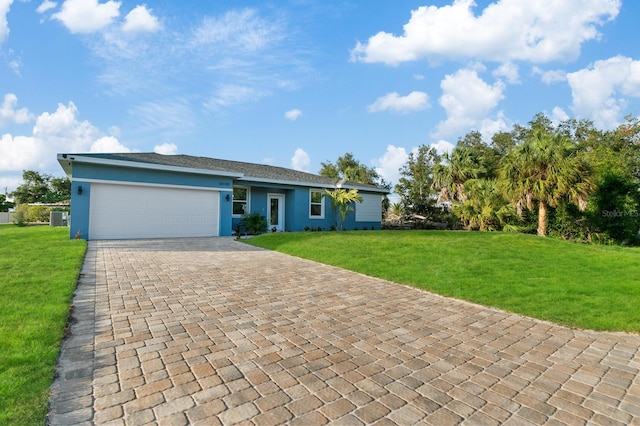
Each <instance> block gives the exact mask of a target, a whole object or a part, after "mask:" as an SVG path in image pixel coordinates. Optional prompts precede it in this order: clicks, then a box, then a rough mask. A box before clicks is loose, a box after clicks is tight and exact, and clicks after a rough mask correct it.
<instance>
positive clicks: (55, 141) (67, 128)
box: [0, 102, 129, 181]
mask: <svg viewBox="0 0 640 426" xmlns="http://www.w3.org/2000/svg"><path fill="white" fill-rule="evenodd" d="M114 150H115V151H119V152H128V151H129V149H128V148H127V147H125V146H124V145H122V144H121V143H119V142H118V140H117V139H116V138H115V137H113V136H107V137H105V136H104V135H102V133H101V132H100V131H99V130H98V129H97V128H96V127H95V126H93V125H92V124H91V123H89V122H88V121H80V120H79V119H78V109H77V108H76V106H75V105H74V104H73V102H69V104H67V105H62V104H58V108H57V109H56V111H55V112H52V113H48V112H45V113H42V114H40V116H38V118H37V119H36V124H35V126H34V127H33V133H32V135H29V136H22V135H20V136H13V135H11V134H4V135H2V138H1V139H0V176H2V178H3V181H4V180H11V179H15V178H17V177H19V176H20V175H21V174H22V171H23V170H40V171H43V172H46V173H51V174H53V175H60V174H61V169H60V166H59V165H58V163H57V161H56V159H57V154H58V153H62V152H71V153H80V152H103V151H110V152H113V151H114Z"/></svg>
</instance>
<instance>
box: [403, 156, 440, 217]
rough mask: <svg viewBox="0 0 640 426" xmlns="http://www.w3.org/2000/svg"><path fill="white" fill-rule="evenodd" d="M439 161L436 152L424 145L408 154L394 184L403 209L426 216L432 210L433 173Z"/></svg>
mask: <svg viewBox="0 0 640 426" xmlns="http://www.w3.org/2000/svg"><path fill="white" fill-rule="evenodd" d="M439 163H440V155H439V154H438V152H437V151H436V150H435V148H430V147H428V146H426V145H422V146H420V147H419V148H418V151H417V152H415V153H414V152H411V153H410V154H409V158H408V159H407V161H406V163H404V164H403V165H402V167H401V168H400V176H401V177H400V179H399V180H398V183H397V184H396V186H395V192H396V194H398V195H399V196H400V200H401V204H402V206H403V210H405V211H407V212H409V213H414V214H419V215H422V216H427V217H428V216H430V215H431V214H432V213H433V212H434V209H435V191H434V189H433V173H434V169H435V168H436V166H438V164H439Z"/></svg>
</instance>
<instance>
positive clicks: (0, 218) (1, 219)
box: [0, 212, 13, 223]
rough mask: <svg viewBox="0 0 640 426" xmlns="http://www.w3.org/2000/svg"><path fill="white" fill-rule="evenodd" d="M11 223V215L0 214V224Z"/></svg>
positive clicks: (6, 213) (7, 213)
mask: <svg viewBox="0 0 640 426" xmlns="http://www.w3.org/2000/svg"><path fill="white" fill-rule="evenodd" d="M11 222H13V213H9V212H0V223H11Z"/></svg>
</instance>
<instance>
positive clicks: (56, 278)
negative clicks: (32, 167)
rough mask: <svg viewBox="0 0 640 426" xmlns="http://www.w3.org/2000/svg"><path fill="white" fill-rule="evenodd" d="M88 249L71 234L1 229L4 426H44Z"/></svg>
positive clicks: (0, 408) (0, 407)
mask: <svg viewBox="0 0 640 426" xmlns="http://www.w3.org/2000/svg"><path fill="white" fill-rule="evenodd" d="M85 248H86V242H85V241H84V240H69V229H68V228H51V227H49V226H27V227H17V226H15V225H13V224H8V225H0V271H1V275H0V424H3V425H5V424H6V425H31V424H40V425H41V424H45V419H46V415H47V400H48V396H49V387H50V386H51V383H52V382H53V374H54V370H55V365H56V361H57V357H58V353H59V350H60V343H61V340H62V337H63V333H64V328H65V325H66V322H67V315H68V312H69V307H70V303H71V300H72V296H73V291H74V289H75V287H76V282H77V278H78V274H79V272H80V268H81V266H82V261H83V258H84V253H85Z"/></svg>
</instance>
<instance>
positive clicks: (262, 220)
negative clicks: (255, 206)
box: [241, 212, 267, 235]
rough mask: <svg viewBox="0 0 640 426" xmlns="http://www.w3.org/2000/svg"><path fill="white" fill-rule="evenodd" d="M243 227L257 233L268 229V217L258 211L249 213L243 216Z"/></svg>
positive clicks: (253, 233) (251, 232)
mask: <svg viewBox="0 0 640 426" xmlns="http://www.w3.org/2000/svg"><path fill="white" fill-rule="evenodd" d="M241 224H242V228H244V229H246V230H247V231H249V233H250V234H252V235H256V234H259V233H261V232H265V231H266V230H267V218H266V217H264V216H262V215H261V214H260V213H258V212H253V213H247V214H245V215H244V216H242V221H241Z"/></svg>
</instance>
